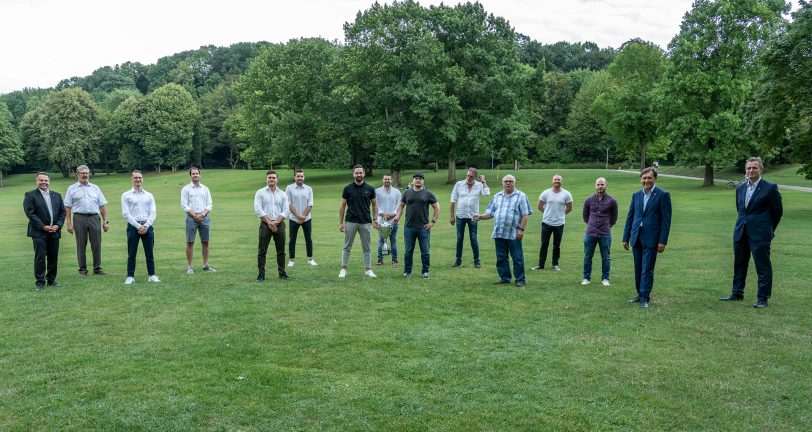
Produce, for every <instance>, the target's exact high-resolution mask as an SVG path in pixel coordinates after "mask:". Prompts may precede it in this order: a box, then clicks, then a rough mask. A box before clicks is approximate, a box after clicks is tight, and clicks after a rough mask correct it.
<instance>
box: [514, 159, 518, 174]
mask: <svg viewBox="0 0 812 432" xmlns="http://www.w3.org/2000/svg"><path fill="white" fill-rule="evenodd" d="M518 170H519V160H518V159H516V160H514V161H513V171H518Z"/></svg>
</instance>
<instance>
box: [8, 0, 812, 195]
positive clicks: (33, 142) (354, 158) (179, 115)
mask: <svg viewBox="0 0 812 432" xmlns="http://www.w3.org/2000/svg"><path fill="white" fill-rule="evenodd" d="M799 5H800V10H798V11H797V12H796V13H794V14H792V16H791V18H792V20H791V21H787V20H785V19H784V17H783V16H782V13H784V12H786V11H787V10H788V9H787V8H788V5H787V4H785V3H784V2H783V1H782V0H735V1H734V0H699V1H696V2H695V3H694V4H693V6H692V9H691V11H689V12H688V13H687V14H686V15H685V17H684V19H683V22H682V26H681V29H680V33H679V34H678V35H676V36H675V37H674V39H673V40H672V42H671V44H670V45H669V47H668V51H667V52H663V51H662V50H661V49H660V47H657V46H655V45H653V44H651V43H648V42H645V41H642V40H639V39H632V40H630V41H628V42H626V43H625V44H623V45H622V46H621V47H620V48H619V49H618V50H615V49H613V48H611V47H608V48H600V47H598V46H597V45H596V44H594V43H592V42H578V43H569V42H557V43H555V44H551V45H543V44H540V43H538V42H537V41H534V40H532V39H530V38H529V37H527V36H525V35H522V34H519V33H517V32H516V31H515V30H514V29H513V28H512V27H511V26H510V23H509V22H507V21H506V20H505V19H504V18H502V17H498V16H494V15H492V14H490V13H488V12H487V11H486V10H485V9H484V7H483V6H482V5H481V4H479V3H465V4H458V5H455V6H449V5H444V4H441V5H437V6H430V7H425V6H422V5H420V4H419V3H417V2H415V1H414V0H406V1H395V2H392V3H390V4H383V5H382V4H378V3H374V4H372V5H371V6H370V7H369V8H368V9H366V10H362V11H359V12H358V14H357V15H356V17H355V19H354V20H353V21H352V22H348V23H346V24H345V25H344V40H343V41H341V42H339V41H326V40H324V39H320V38H300V39H292V40H290V41H289V42H287V43H281V44H269V43H265V42H258V43H238V44H234V45H232V46H229V47H215V46H211V45H209V46H203V47H201V48H199V49H197V50H191V51H184V52H180V53H177V54H174V55H171V56H168V57H164V58H161V59H159V60H158V61H157V62H156V63H155V64H151V65H143V64H140V63H134V62H126V63H123V64H121V65H115V66H112V67H111V66H104V67H101V68H99V69H97V70H96V71H94V72H93V73H92V74H91V75H89V76H86V77H73V78H70V79H66V80H63V81H62V82H60V83H59V84H58V85H57V86H56V89H23V90H20V91H16V92H12V93H9V94H6V95H0V102H3V103H5V104H6V106H7V107H8V109H9V111H10V114H11V118H10V120H9V123H10V124H11V127H12V129H14V131H15V132H14V134H15V136H18V137H19V141H20V144H21V147H22V150H23V152H24V159H23V161H22V162H14V163H9V164H7V166H6V169H11V170H12V171H13V170H15V169H16V170H19V171H31V170H36V169H50V170H61V171H65V169H66V167H65V164H72V163H73V162H75V161H78V160H82V161H83V162H85V163H90V164H91V165H93V166H94V167H95V168H97V169H98V168H103V169H104V170H105V171H107V172H108V173H109V172H111V171H115V170H123V169H130V168H134V167H140V168H146V167H153V168H154V169H157V170H160V169H163V168H172V169H176V168H178V167H180V166H186V165H189V164H195V165H202V166H205V167H212V166H229V167H232V168H237V167H243V166H249V167H270V166H279V165H286V166H291V167H346V166H351V165H353V164H356V163H361V164H363V165H364V166H366V167H367V169H368V170H370V171H371V170H373V169H384V170H387V171H392V172H394V173H395V176H396V181H398V182H399V175H400V171H401V170H402V169H403V168H404V167H406V166H414V165H418V166H421V167H423V168H428V167H434V168H437V167H447V170H448V171H447V181H452V179H454V178H455V177H456V173H455V169H456V167H457V166H459V165H466V164H467V165H475V166H492V164H493V165H496V164H502V165H504V166H509V165H511V164H523V165H524V164H528V163H530V164H550V163H557V164H561V163H566V164H572V163H575V164H594V163H597V162H598V161H600V162H604V161H605V159H607V156H608V160H609V162H610V163H612V164H624V165H633V164H636V165H638V166H645V165H648V164H649V163H650V161H651V160H652V159H659V160H661V161H668V162H671V163H676V164H681V165H697V164H700V165H704V166H705V168H706V174H705V177H706V184H711V183H712V180H713V171H714V170H718V169H723V168H725V167H727V166H734V165H737V164H741V161H742V160H743V159H744V158H746V157H747V156H750V155H753V154H758V155H762V156H764V157H765V158H766V159H767V161H768V162H773V161H774V162H776V163H786V162H789V161H792V162H797V163H800V164H802V165H803V166H804V167H805V168H804V170H805V171H806V172H808V173H809V172H810V171H812V168H810V167H812V162H810V158H811V157H812V156H810V155H812V151H810V150H809V149H810V147H812V143H810V136H812V133H809V130H810V129H809V128H810V126H809V125H810V121H809V118H810V114H809V112H810V106H812V101H810V99H812V96H810V90H809V88H810V86H809V85H808V82H809V79H810V76H809V70H810V69H812V68H810V67H809V55H808V52H809V45H810V42H809V41H810V37H809V36H810V30H809V28H810V25H809V21H810V19H809V15H810V14H809V8H810V7H809V5H808V3H807V2H801V3H799ZM170 84H172V85H176V86H178V87H180V88H182V89H183V90H184V91H185V93H182V92H180V91H179V90H178V89H177V88H176V89H174V90H173V92H174V93H175V95H174V96H171V97H168V96H166V95H163V96H155V97H153V94H154V93H155V92H157V91H159V90H161V89H164V91H165V89H167V88H169V87H167V85H170ZM67 89H81V90H83V91H84V92H86V94H87V95H89V97H90V99H92V101H95V104H96V107H95V108H92V109H91V110H95V114H93V116H95V118H96V120H93V121H91V122H90V123H89V124H94V125H96V127H95V128H94V129H93V131H94V132H93V133H92V134H91V135H90V136H88V141H87V142H93V143H95V144H94V146H93V149H92V150H87V149H83V148H81V147H80V146H77V145H74V144H71V145H70V146H65V145H63V146H62V147H61V148H60V150H63V153H61V154H55V153H53V152H51V153H49V150H50V147H49V146H51V145H52V144H53V143H51V144H48V143H46V139H47V138H48V137H49V136H50V137H54V136H62V137H66V135H65V134H64V133H62V134H61V135H59V134H57V135H54V134H53V133H52V132H53V131H50V130H47V129H49V128H50V129H53V128H54V127H57V126H53V125H50V124H49V121H50V119H52V118H53V117H52V115H53V111H54V109H55V107H54V106H53V105H51V106H50V110H51V112H50V113H48V112H46V111H45V109H44V107H43V105H44V103H45V101H46V99H49V100H50V99H51V97H50V95H51V94H53V93H56V92H57V91H62V90H67ZM178 98H181V99H182V100H181V99H178ZM129 99H133V100H136V101H140V102H139V104H142V105H143V106H141V105H139V106H136V105H135V104H134V102H131V103H129V104H125V101H126V100H129ZM56 100H61V99H56ZM60 103H62V102H60ZM65 103H67V102H65ZM193 105H194V106H193ZM122 106H123V108H122ZM73 109H79V105H77V104H67V105H66V106H65V107H63V108H61V110H62V114H63V115H65V116H69V117H73V118H76V119H79V118H84V117H86V116H87V108H82V109H83V110H85V112H75V113H70V114H68V111H70V110H73ZM169 111H171V112H169ZM45 114H48V115H49V117H47V118H46V117H44V116H45ZM170 123H171V124H173V126H169V124H170ZM60 127H61V126H60ZM163 133H166V134H168V135H167V136H166V137H162V136H159V134H163ZM65 152H67V153H70V154H67V153H65ZM811 175H812V174H811Z"/></svg>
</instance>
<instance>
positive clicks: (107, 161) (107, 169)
mask: <svg viewBox="0 0 812 432" xmlns="http://www.w3.org/2000/svg"><path fill="white" fill-rule="evenodd" d="M104 172H105V173H107V175H110V156H108V155H104Z"/></svg>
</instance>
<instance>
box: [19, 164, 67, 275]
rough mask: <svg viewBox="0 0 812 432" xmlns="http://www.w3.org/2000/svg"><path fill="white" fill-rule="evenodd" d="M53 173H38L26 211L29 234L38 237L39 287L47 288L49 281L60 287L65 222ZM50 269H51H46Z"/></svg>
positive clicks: (36, 264) (36, 265)
mask: <svg viewBox="0 0 812 432" xmlns="http://www.w3.org/2000/svg"><path fill="white" fill-rule="evenodd" d="M50 184H51V177H50V176H49V175H48V173H45V172H38V173H37V188H36V189H34V190H33V191H30V192H26V193H25V198H24V199H23V211H25V216H26V217H28V237H31V239H32V240H33V241H34V277H35V278H36V287H37V291H42V290H44V289H45V283H46V282H47V283H48V285H50V286H52V287H58V286H59V283H57V282H56V270H57V262H58V258H59V237H60V236H61V231H62V224H63V223H64V222H65V214H66V212H65V204H64V203H63V201H62V195H60V194H59V192H54V191H52V190H50V189H49V188H48V186H50ZM46 269H47V270H46Z"/></svg>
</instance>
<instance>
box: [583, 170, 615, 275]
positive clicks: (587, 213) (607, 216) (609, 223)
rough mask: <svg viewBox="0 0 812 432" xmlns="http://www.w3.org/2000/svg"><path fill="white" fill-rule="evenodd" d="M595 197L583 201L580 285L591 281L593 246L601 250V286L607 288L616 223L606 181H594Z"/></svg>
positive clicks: (613, 201)
mask: <svg viewBox="0 0 812 432" xmlns="http://www.w3.org/2000/svg"><path fill="white" fill-rule="evenodd" d="M595 191H596V193H595V195H592V196H591V197H589V198H587V199H586V201H584V210H583V216H584V222H585V223H586V235H584V280H582V281H581V285H589V281H590V279H592V256H593V255H595V246H598V245H600V249H601V284H603V286H609V269H610V261H609V249H610V247H611V246H612V227H613V226H615V224H616V223H617V201H616V200H615V199H614V198H612V196H610V195H609V194H607V193H606V179H605V178H603V177H598V179H597V180H595Z"/></svg>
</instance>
